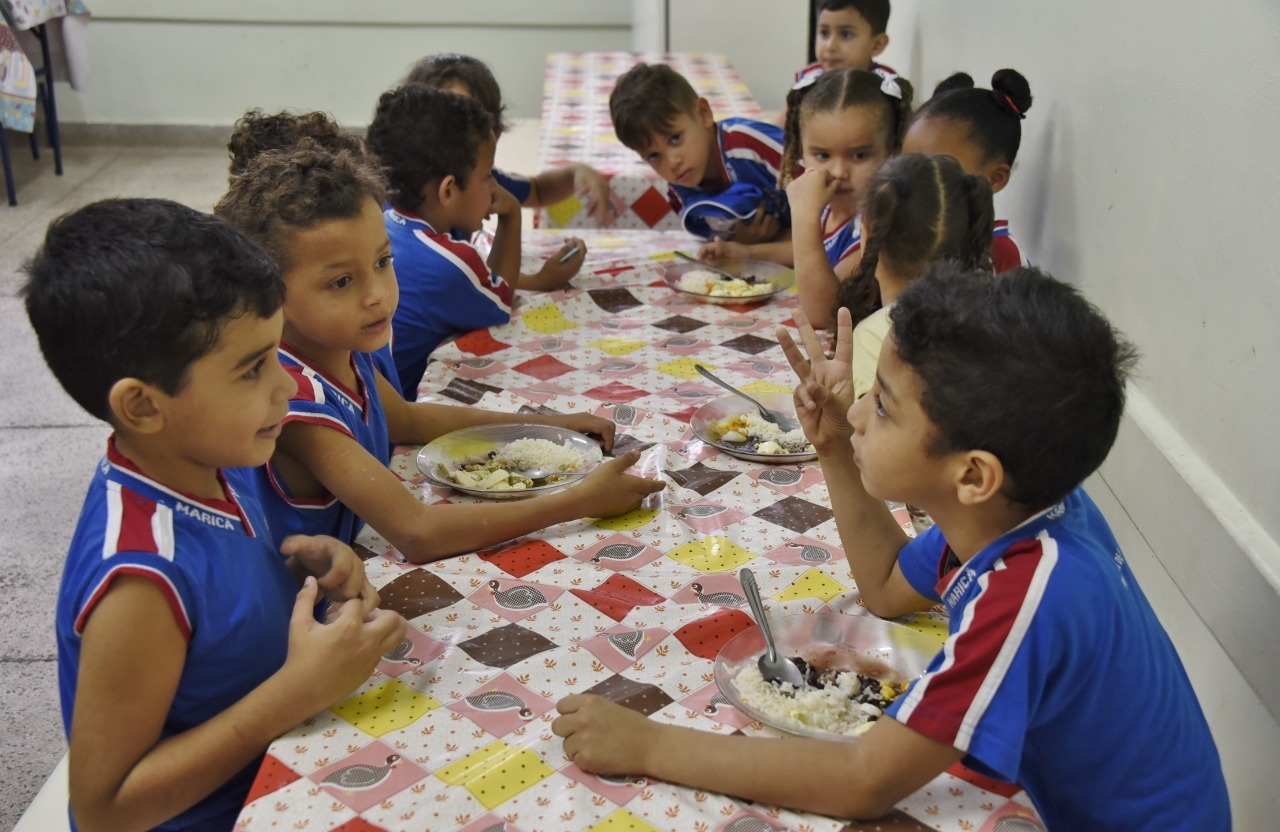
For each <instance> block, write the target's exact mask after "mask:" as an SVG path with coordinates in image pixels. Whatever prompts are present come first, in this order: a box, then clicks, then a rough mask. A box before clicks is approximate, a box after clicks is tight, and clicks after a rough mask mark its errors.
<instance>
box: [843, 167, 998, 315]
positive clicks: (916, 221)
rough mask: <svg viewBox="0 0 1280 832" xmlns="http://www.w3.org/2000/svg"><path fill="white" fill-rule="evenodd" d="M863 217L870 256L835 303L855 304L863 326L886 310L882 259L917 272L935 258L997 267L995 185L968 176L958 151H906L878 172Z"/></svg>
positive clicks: (865, 245)
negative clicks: (993, 242)
mask: <svg viewBox="0 0 1280 832" xmlns="http://www.w3.org/2000/svg"><path fill="white" fill-rule="evenodd" d="M859 216H861V217H862V222H863V223H864V224H865V225H866V226H867V228H868V229H869V233H868V234H867V238H866V239H865V240H863V241H862V261H861V262H860V263H859V264H858V269H857V271H855V272H854V273H853V274H852V275H850V276H849V277H848V278H846V279H845V280H842V281H840V285H839V287H838V288H837V289H836V304H835V305H836V308H837V309H838V308H840V307H841V306H844V307H847V308H848V309H849V314H850V315H851V316H852V317H853V322H854V324H855V325H856V324H857V323H858V322H859V321H861V320H862V319H863V318H865V317H867V316H868V315H870V314H871V313H872V312H874V311H875V310H876V309H878V308H879V307H880V284H879V282H878V281H877V280H876V269H877V268H878V267H879V265H880V260H881V259H886V260H889V261H890V262H892V263H893V264H894V265H895V266H897V267H898V268H899V269H900V270H902V269H910V270H911V271H913V272H915V273H917V274H918V273H920V272H923V271H924V267H925V265H927V264H928V263H929V262H930V261H933V260H955V261H958V262H959V263H960V265H961V266H963V267H965V268H968V269H984V270H987V271H990V269H991V232H992V230H993V227H994V225H995V208H994V207H993V204H992V199H991V183H990V182H988V181H987V178H986V177H985V176H977V175H974V174H971V173H965V172H964V168H962V167H960V163H959V162H957V161H956V160H955V159H953V158H951V157H950V156H940V155H932V154H927V153H905V154H903V155H901V156H894V157H893V158H891V159H889V160H888V161H886V162H885V163H884V164H883V165H881V166H880V167H879V169H877V170H876V172H875V173H874V174H872V175H871V180H870V181H869V182H868V183H867V193H866V195H865V197H864V198H863V200H862V208H861V212H860V214H859ZM904 276H905V274H904Z"/></svg>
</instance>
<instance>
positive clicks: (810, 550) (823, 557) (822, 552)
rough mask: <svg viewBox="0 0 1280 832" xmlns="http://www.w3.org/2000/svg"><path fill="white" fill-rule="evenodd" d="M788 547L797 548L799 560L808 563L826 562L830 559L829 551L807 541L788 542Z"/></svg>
mask: <svg viewBox="0 0 1280 832" xmlns="http://www.w3.org/2000/svg"><path fill="white" fill-rule="evenodd" d="M787 548H788V549H799V550H800V560H803V561H807V562H808V563H826V562H827V561H829V560H831V553H830V552H828V551H827V550H826V549H824V548H822V547H821V546H813V545H810V544H808V543H788V544H787Z"/></svg>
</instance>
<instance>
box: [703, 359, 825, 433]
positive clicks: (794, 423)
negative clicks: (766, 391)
mask: <svg viewBox="0 0 1280 832" xmlns="http://www.w3.org/2000/svg"><path fill="white" fill-rule="evenodd" d="M693 368H694V369H695V370H697V371H698V372H699V373H700V374H701V375H702V376H703V378H706V379H707V380H709V381H714V382H715V383H716V384H718V385H720V386H721V387H723V388H724V389H726V390H728V391H729V392H730V393H733V394H735V395H738V396H741V397H742V398H744V399H746V400H747V401H749V402H751V403H752V404H753V405H755V406H756V410H758V411H760V418H761V419H764V420H765V421H766V422H772V423H773V424H775V425H777V426H778V427H779V428H781V429H782V430H795V429H796V428H798V427H800V420H799V419H796V418H794V417H792V416H788V415H787V414H785V413H781V412H779V411H777V410H770V409H769V408H767V407H765V406H764V405H762V404H760V402H758V401H756V400H755V399H753V398H751V397H750V396H748V395H747V394H746V393H744V392H742V391H741V390H739V389H738V388H736V387H734V386H733V385H731V384H729V382H727V381H724V380H723V379H720V378H717V377H716V376H714V375H712V374H711V371H710V370H708V369H707V368H706V367H704V366H702V365H701V364H694V365H693Z"/></svg>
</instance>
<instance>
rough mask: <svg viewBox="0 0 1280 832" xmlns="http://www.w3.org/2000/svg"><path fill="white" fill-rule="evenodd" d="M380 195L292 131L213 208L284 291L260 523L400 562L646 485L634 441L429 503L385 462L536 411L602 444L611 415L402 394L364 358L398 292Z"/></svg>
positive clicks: (350, 167) (355, 164) (356, 172)
mask: <svg viewBox="0 0 1280 832" xmlns="http://www.w3.org/2000/svg"><path fill="white" fill-rule="evenodd" d="M427 92H430V93H431V94H432V95H444V96H447V97H449V98H452V99H455V100H456V101H458V102H461V103H464V104H468V105H471V106H476V105H475V104H474V102H469V101H467V100H466V99H464V98H461V97H460V96H454V95H449V94H447V93H438V92H436V91H434V90H428V91H427ZM477 114H478V115H481V116H482V115H483V114H480V113H478V110H477ZM477 184H479V183H477ZM383 198H384V197H383V188H382V182H381V180H380V179H379V177H378V174H377V171H376V170H375V169H374V168H373V167H372V166H370V165H369V164H368V163H367V162H366V161H364V160H362V159H360V158H359V157H356V156H353V155H352V154H350V153H347V152H342V153H337V154H333V153H328V152H326V151H325V150H323V149H322V148H320V147H318V146H317V145H315V144H314V143H312V142H310V141H309V140H303V142H302V144H301V145H300V146H299V147H298V148H296V149H294V150H293V151H291V152H271V153H265V154H263V155H261V156H259V157H258V158H257V159H255V160H254V161H253V162H252V163H250V165H249V168H248V169H247V170H246V171H245V172H244V173H243V174H241V175H240V176H236V177H233V178H232V180H231V187H230V189H229V190H228V192H227V194H226V196H224V197H223V198H222V200H221V201H220V202H219V203H218V206H217V208H216V211H217V213H218V214H220V215H221V216H223V217H225V218H226V219H228V220H229V221H230V222H231V223H232V224H233V225H234V226H236V227H237V228H239V229H240V230H242V231H243V232H245V233H246V234H247V235H248V236H249V237H250V238H251V239H253V240H255V241H257V242H258V243H260V244H261V245H262V246H263V248H265V249H266V250H267V252H268V253H269V254H271V255H272V256H273V257H275V258H276V261H277V262H278V263H279V264H280V267H281V269H282V270H283V272H284V282H285V286H286V288H287V290H288V291H287V294H286V295H285V301H284V336H283V341H282V344H281V348H280V355H281V360H282V361H283V363H284V365H285V367H286V369H287V370H288V372H289V374H290V375H291V376H292V377H293V378H294V380H295V381H296V382H297V389H296V391H294V392H293V395H292V396H291V401H290V402H289V413H288V415H287V416H285V417H284V428H283V431H282V433H281V435H280V440H279V443H278V446H277V448H276V452H275V454H274V455H272V457H271V461H270V462H269V463H268V464H267V465H265V466H263V467H262V468H260V469H259V470H258V471H257V472H255V477H254V482H255V486H256V488H257V491H258V493H259V495H260V499H261V500H262V502H263V504H264V506H266V508H267V512H268V515H269V516H270V518H271V521H272V524H273V527H275V528H283V529H288V530H291V531H303V530H307V531H310V532H315V533H324V534H332V535H334V536H335V537H338V538H339V539H340V540H342V541H344V542H350V541H352V540H353V539H354V538H355V535H356V533H357V532H358V531H359V529H360V528H361V526H362V525H363V523H364V522H368V523H369V524H370V525H372V526H373V527H374V528H375V529H377V530H378V533H379V534H381V535H382V536H383V537H384V538H386V540H387V541H388V542H389V543H391V545H393V546H395V547H396V548H397V549H398V550H399V551H400V553H401V554H403V555H404V556H405V557H406V558H407V559H408V560H410V561H411V562H413V563H424V562H427V561H431V560H437V559H439V558H443V557H448V556H450V555H456V554H461V553H463V552H472V551H475V550H476V549H480V548H483V547H485V546H490V545H493V544H495V543H500V542H502V541H505V540H510V539H511V538H514V537H519V536H520V535H523V534H528V533H529V532H532V531H536V530H538V529H543V528H546V527H547V526H551V525H554V524H556V523H561V522H566V521H569V520H574V519H577V518H579V517H584V516H591V517H598V516H609V515H614V514H621V513H624V512H626V511H630V510H631V509H633V508H635V507H637V506H638V505H639V504H640V502H641V501H642V500H643V499H644V498H645V497H646V496H648V495H649V494H651V493H654V492H656V491H660V490H661V489H662V487H663V484H662V482H661V481H653V480H648V479H642V478H640V477H635V476H631V475H628V474H626V473H625V471H626V469H627V468H628V467H630V466H631V464H632V463H634V462H635V461H636V460H637V459H638V456H639V455H638V454H637V453H636V452H634V451H633V452H630V453H627V454H624V455H623V456H621V457H618V458H617V459H612V460H609V461H607V462H605V463H604V464H602V465H601V466H600V467H599V468H598V469H597V470H596V471H594V472H592V473H591V474H590V475H588V476H587V477H585V478H583V481H582V482H581V483H579V484H578V485H576V486H573V487H572V488H569V489H567V490H565V491H562V492H560V493H557V494H551V495H546V496H542V497H536V498H534V499H530V500H520V501H515V502H504V503H484V504H459V505H444V506H434V505H425V504H423V503H422V502H420V501H419V500H418V499H417V498H416V497H415V496H414V495H413V494H412V493H410V492H409V490H408V489H406V488H405V487H404V484H403V483H402V482H401V481H400V478H399V477H397V476H396V475H395V474H393V473H392V472H391V471H390V470H389V469H388V468H387V463H388V462H389V457H388V453H389V447H390V444H422V443H425V442H429V441H431V440H432V439H435V438H436V437H438V436H443V435H444V434H446V433H449V432H450V431H453V430H457V429H459V428H463V427H468V426H472V425H480V424H495V423H510V422H537V423H542V424H551V425H559V426H561V427H566V428H569V429H572V430H578V431H583V432H587V433H595V434H598V435H601V436H602V437H603V439H604V445H605V450H606V451H607V450H610V449H611V447H612V444H613V435H614V430H615V426H614V424H613V422H611V421H609V420H608V419H602V418H600V417H598V416H592V415H590V414H586V413H578V414H570V415H553V416H543V415H524V414H521V415H516V414H511V413H494V412H490V411H486V410H480V409H476V408H469V407H451V406H447V405H438V404H429V403H426V402H412V403H411V402H406V401H405V400H404V399H403V398H402V397H401V396H400V394H399V391H398V390H396V389H395V388H394V387H392V385H391V384H390V382H388V381H387V379H386V378H385V377H384V376H383V375H382V374H381V373H380V372H378V371H377V369H376V367H375V366H374V364H373V361H372V358H371V356H370V353H372V352H374V351H376V350H378V349H381V348H382V347H383V345H385V344H386V342H387V337H388V334H389V332H390V323H391V320H392V316H393V315H394V313H395V312H396V306H397V300H398V297H399V291H398V288H397V283H396V272H395V270H394V269H393V268H392V245H391V243H390V241H389V240H388V239H387V226H386V225H385V224H384V222H383V215H382V207H381V206H382V203H383ZM481 207H482V206H479V205H478V204H477V206H476V210H477V211H479V210H480V209H481ZM440 302H442V303H447V302H448V300H447V298H445V299H442V300H441V301H440ZM400 333H401V329H400V328H399V325H397V329H396V334H397V337H399V335H400ZM398 346H399V344H398V343H397V347H398Z"/></svg>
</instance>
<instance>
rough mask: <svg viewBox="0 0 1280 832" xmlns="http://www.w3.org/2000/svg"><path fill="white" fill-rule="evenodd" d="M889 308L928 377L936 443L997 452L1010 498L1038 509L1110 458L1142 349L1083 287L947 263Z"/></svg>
mask: <svg viewBox="0 0 1280 832" xmlns="http://www.w3.org/2000/svg"><path fill="white" fill-rule="evenodd" d="M889 317H890V320H891V321H892V323H893V329H892V337H893V340H894V342H895V344H896V348H897V351H898V355H899V356H900V357H901V359H902V360H903V361H904V362H905V363H906V364H907V365H908V366H909V367H911V368H912V370H914V371H915V372H916V374H917V375H918V376H919V377H920V380H921V382H922V387H923V392H922V396H921V404H922V406H923V408H924V412H925V414H926V415H927V416H928V417H929V420H930V421H931V422H933V425H934V427H935V429H936V434H935V436H934V437H933V439H932V441H931V443H930V445H931V447H930V449H929V450H930V453H934V454H942V453H947V452H950V451H959V450H985V451H988V452H990V453H992V454H994V455H995V456H996V457H997V458H999V460H1000V462H1001V464H1002V465H1003V466H1004V470H1005V474H1006V486H1005V492H1004V493H1005V496H1007V497H1008V498H1009V499H1010V500H1012V501H1013V502H1015V503H1018V504H1021V505H1024V506H1027V507H1029V508H1031V509H1033V510H1040V509H1043V508H1046V507H1048V506H1051V505H1053V504H1054V503H1056V502H1058V501H1059V500H1061V499H1062V498H1063V497H1065V496H1066V495H1067V494H1069V493H1070V492H1071V490H1072V489H1074V488H1075V487H1076V486H1077V485H1079V484H1080V483H1081V482H1082V481H1083V480H1084V479H1085V477H1087V476H1089V475H1090V474H1092V473H1093V472H1094V471H1096V470H1097V468H1098V466H1099V465H1101V464H1102V461H1103V460H1104V459H1105V458H1106V456H1107V453H1108V451H1110V450H1111V445H1112V444H1113V443H1114V442H1115V438H1116V432H1117V430H1118V429H1119V425H1120V417H1121V415H1122V413H1123V411H1124V399H1125V381H1126V379H1127V377H1128V375H1129V373H1130V371H1131V370H1132V368H1133V366H1134V364H1135V363H1136V361H1137V351H1136V350H1135V349H1134V348H1133V346H1132V345H1131V344H1129V343H1128V342H1127V341H1125V340H1124V338H1123V337H1122V336H1121V335H1120V334H1119V333H1118V332H1117V331H1116V330H1115V329H1114V328H1113V327H1112V326H1111V324H1110V323H1109V322H1108V321H1107V319H1106V318H1105V317H1103V315H1102V313H1101V312H1099V311H1098V309H1097V308H1096V307H1094V306H1093V305H1092V304H1091V303H1089V302H1088V301H1087V300H1085V298H1084V297H1083V296H1082V295H1081V294H1080V293H1079V292H1078V291H1076V290H1075V289H1074V288H1072V287H1071V286H1068V285H1067V284H1065V283H1062V282H1060V281H1058V280H1055V279H1053V278H1052V277H1050V276H1049V275H1047V274H1045V273H1044V272H1041V271H1039V270H1037V269H1031V268H1023V269H1017V270H1014V271H1010V272H1005V273H1004V274H1002V275H998V276H996V275H992V274H990V273H989V272H985V271H974V270H966V269H963V268H961V267H959V266H957V265H956V264H954V263H946V262H940V263H935V264H933V265H931V266H930V267H929V268H928V269H927V270H926V272H925V274H924V276H923V277H921V278H919V279H918V280H915V281H913V282H912V283H911V284H910V285H909V286H908V287H907V288H906V290H904V291H903V293H902V294H901V295H899V296H898V300H897V302H896V303H895V304H894V305H893V308H892V309H891V310H890V313H889Z"/></svg>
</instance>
